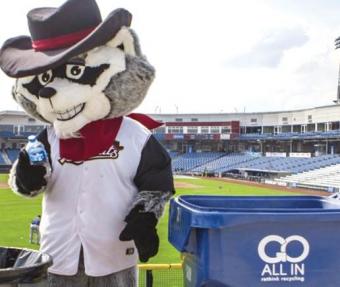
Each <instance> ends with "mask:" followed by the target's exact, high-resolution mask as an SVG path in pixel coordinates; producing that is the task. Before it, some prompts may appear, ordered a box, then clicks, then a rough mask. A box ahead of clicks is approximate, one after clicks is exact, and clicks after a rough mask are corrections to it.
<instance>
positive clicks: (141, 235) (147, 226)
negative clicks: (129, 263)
mask: <svg viewBox="0 0 340 287" xmlns="http://www.w3.org/2000/svg"><path fill="white" fill-rule="evenodd" d="M142 209H143V207H142V206H141V205H137V206H135V207H134V208H133V209H132V210H131V211H130V213H129V214H128V216H127V217H126V218H125V221H126V222H127V225H126V226H125V228H124V230H123V231H122V233H121V234H120V236H119V239H120V240H121V241H130V240H134V241H135V244H136V247H137V249H138V254H139V260H140V261H142V262H147V261H148V260H149V258H150V257H152V256H155V255H156V254H157V252H158V247H159V238H158V235H157V229H156V225H157V218H156V216H155V214H154V213H152V212H143V211H142Z"/></svg>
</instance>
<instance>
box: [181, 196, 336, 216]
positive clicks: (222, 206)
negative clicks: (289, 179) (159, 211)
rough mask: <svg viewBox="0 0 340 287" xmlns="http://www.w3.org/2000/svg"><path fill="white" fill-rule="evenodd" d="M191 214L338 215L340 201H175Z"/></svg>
mask: <svg viewBox="0 0 340 287" xmlns="http://www.w3.org/2000/svg"><path fill="white" fill-rule="evenodd" d="M175 200H176V201H178V203H179V204H181V205H183V206H184V207H186V208H189V209H191V210H192V211H198V212H203V213H211V212H222V213H224V212H228V213H229V212H247V213H258V212H260V213H271V212H275V213H291V212H293V213H305V212H325V211H327V212H339V211H340V200H339V199H334V198H330V197H322V196H214V195H206V196H205V195H203V196H197V195H182V196H179V197H177V198H176V199H175Z"/></svg>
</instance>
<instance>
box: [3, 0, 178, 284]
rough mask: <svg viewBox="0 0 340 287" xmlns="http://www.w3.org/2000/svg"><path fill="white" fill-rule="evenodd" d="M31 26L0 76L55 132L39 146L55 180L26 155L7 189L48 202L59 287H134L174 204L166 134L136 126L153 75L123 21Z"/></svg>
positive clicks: (84, 8) (61, 17) (43, 15)
mask: <svg viewBox="0 0 340 287" xmlns="http://www.w3.org/2000/svg"><path fill="white" fill-rule="evenodd" d="M27 18H28V25H29V30H30V34H31V35H30V36H19V37H15V38H11V39H9V40H7V41H6V42H5V43H4V44H3V46H2V48H1V51H0V66H1V68H2V70H3V71H4V72H5V73H6V74H7V75H8V76H10V77H12V78H15V79H16V80H15V84H14V86H13V97H14V99H15V101H16V102H17V103H19V104H20V105H21V106H22V108H23V109H24V110H25V111H26V112H27V114H29V115H30V116H32V117H34V118H36V119H38V120H40V121H43V122H45V123H47V124H48V127H47V128H46V129H44V130H43V131H42V132H41V133H40V134H39V135H38V140H39V141H40V142H42V143H43V144H44V146H45V148H46V150H47V153H48V157H49V163H50V166H51V172H50V173H49V172H47V169H46V167H45V166H37V165H31V164H30V162H29V158H28V154H27V152H26V150H25V149H22V150H21V151H20V153H19V158H18V160H17V161H16V162H15V163H14V164H13V167H12V169H11V172H10V179H9V182H10V186H11V188H12V189H13V190H14V191H15V192H17V193H19V194H21V195H23V196H26V197H33V196H36V195H37V194H39V193H44V195H43V203H42V205H43V206H42V209H43V210H42V220H41V225H40V231H41V246H40V250H41V251H42V252H43V253H48V254H49V255H51V256H52V258H53V265H52V266H51V267H50V268H49V274H48V282H49V286H96V287H100V286H122V287H126V286H136V285H137V281H136V280H137V279H136V277H137V275H136V264H137V261H138V257H139V259H140V260H141V261H142V262H146V261H147V260H148V259H149V258H150V257H152V256H154V255H156V253H157V252H158V247H159V238H158V235H157V230H156V225H157V222H158V219H159V218H160V217H161V215H162V213H163V209H164V206H165V204H166V203H167V201H168V200H169V199H170V197H171V196H172V195H173V194H174V185H173V178H172V172H171V160H170V158H169V156H168V154H167V152H166V151H165V150H164V148H163V147H162V146H161V145H160V144H159V143H158V141H157V140H156V139H155V138H154V137H153V136H152V133H151V132H150V130H149V129H151V128H155V127H157V126H159V123H157V122H155V121H153V120H152V119H151V118H149V117H147V116H145V115H139V114H131V112H132V111H133V110H134V109H135V108H136V107H138V106H139V105H140V104H141V102H142V101H143V99H144V97H145V95H146V93H147V90H148V88H149V86H150V85H151V83H152V81H153V79H154V75H155V70H154V68H153V67H152V66H151V65H150V63H149V62H148V61H147V59H146V58H145V57H144V56H143V55H142V52H141V48H140V46H139V41H138V38H137V35H136V34H135V32H134V31H133V30H131V29H130V28H129V26H130V23H131V19H132V16H131V14H130V13H129V12H128V11H127V10H125V9H116V10H114V11H113V12H112V13H110V14H109V15H108V16H107V18H106V19H105V20H102V19H101V15H100V12H99V8H98V6H97V4H96V3H95V1H94V0H68V1H67V2H65V3H64V4H63V5H62V6H60V7H58V8H37V9H33V10H31V11H30V12H29V13H28V15H27Z"/></svg>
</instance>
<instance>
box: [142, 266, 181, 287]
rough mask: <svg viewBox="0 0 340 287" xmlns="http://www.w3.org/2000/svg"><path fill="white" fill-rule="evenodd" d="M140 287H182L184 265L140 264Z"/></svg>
mask: <svg viewBox="0 0 340 287" xmlns="http://www.w3.org/2000/svg"><path fill="white" fill-rule="evenodd" d="M138 270H139V284H138V286H139V287H160V286H161V287H182V286H183V271H182V263H174V264H139V265H138Z"/></svg>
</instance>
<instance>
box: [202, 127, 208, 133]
mask: <svg viewBox="0 0 340 287" xmlns="http://www.w3.org/2000/svg"><path fill="white" fill-rule="evenodd" d="M208 133H209V128H208V127H201V134H208Z"/></svg>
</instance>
